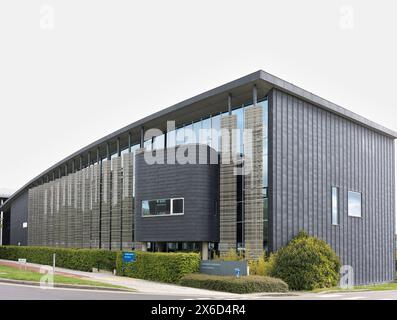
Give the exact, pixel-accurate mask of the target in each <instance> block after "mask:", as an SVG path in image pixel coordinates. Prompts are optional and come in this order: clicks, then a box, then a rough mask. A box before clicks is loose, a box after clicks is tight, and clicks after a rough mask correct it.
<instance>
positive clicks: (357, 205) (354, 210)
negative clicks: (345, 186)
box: [347, 191, 361, 218]
mask: <svg viewBox="0 0 397 320" xmlns="http://www.w3.org/2000/svg"><path fill="white" fill-rule="evenodd" d="M347 197H348V214H349V216H351V217H359V218H360V217H361V193H360V192H354V191H349V192H348V195H347Z"/></svg>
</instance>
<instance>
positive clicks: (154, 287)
mask: <svg viewBox="0 0 397 320" xmlns="http://www.w3.org/2000/svg"><path fill="white" fill-rule="evenodd" d="M0 265H8V266H14V267H19V266H20V265H19V263H18V262H17V261H10V260H1V259H0ZM42 266H43V265H40V264H36V263H26V267H27V269H28V270H32V271H39V270H40V267H42ZM55 273H56V274H62V275H68V276H73V277H77V278H81V279H86V280H93V281H99V282H103V283H109V284H113V285H118V286H123V287H126V288H130V289H134V290H136V291H137V292H139V293H147V294H167V295H189V296H192V297H206V298H220V297H222V298H241V297H242V295H239V294H234V293H228V292H219V291H211V290H204V289H196V288H189V287H183V286H178V285H173V284H165V283H159V282H154V281H148V280H141V279H135V278H128V277H120V276H115V275H112V274H110V273H93V272H84V271H77V270H70V269H64V268H58V267H56V268H55Z"/></svg>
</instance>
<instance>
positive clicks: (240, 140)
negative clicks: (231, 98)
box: [232, 107, 244, 153]
mask: <svg viewBox="0 0 397 320" xmlns="http://www.w3.org/2000/svg"><path fill="white" fill-rule="evenodd" d="M232 114H233V115H236V116H237V129H238V130H239V131H238V135H237V136H236V139H237V140H236V143H238V146H237V151H238V152H240V153H243V144H244V141H243V132H244V109H243V108H242V107H241V108H238V109H235V110H233V111H232Z"/></svg>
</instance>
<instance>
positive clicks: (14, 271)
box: [0, 265, 126, 289]
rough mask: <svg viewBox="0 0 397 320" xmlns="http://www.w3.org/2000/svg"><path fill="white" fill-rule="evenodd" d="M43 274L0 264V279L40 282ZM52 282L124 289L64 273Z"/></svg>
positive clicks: (56, 276)
mask: <svg viewBox="0 0 397 320" xmlns="http://www.w3.org/2000/svg"><path fill="white" fill-rule="evenodd" d="M43 275H44V274H41V273H39V272H35V271H30V270H24V269H23V268H22V269H19V268H14V267H9V266H1V265H0V279H1V278H2V279H11V280H24V281H34V282H40V279H41V277H42V276H43ZM54 283H61V284H76V285H88V286H94V287H108V288H121V289H126V288H124V287H121V286H116V285H112V284H108V283H103V282H97V281H91V280H85V279H79V278H73V277H68V276H64V275H55V276H54Z"/></svg>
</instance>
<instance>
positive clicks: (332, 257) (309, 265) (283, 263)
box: [270, 232, 340, 290]
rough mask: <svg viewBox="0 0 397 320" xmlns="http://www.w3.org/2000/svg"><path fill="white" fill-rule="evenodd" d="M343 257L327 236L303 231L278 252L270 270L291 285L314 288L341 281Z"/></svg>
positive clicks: (293, 286)
mask: <svg viewBox="0 0 397 320" xmlns="http://www.w3.org/2000/svg"><path fill="white" fill-rule="evenodd" d="M339 268H340V261H339V258H338V257H337V255H336V254H335V252H334V251H333V250H332V248H331V247H330V246H329V245H328V244H327V243H326V242H325V241H323V240H320V239H317V238H315V237H309V236H308V235H307V234H306V233H305V232H300V233H299V234H298V235H297V236H296V237H295V238H294V239H292V240H291V242H290V243H289V244H288V245H287V246H285V247H283V248H281V249H280V250H279V251H278V252H277V253H276V254H275V255H274V262H273V266H272V269H271V272H270V274H271V275H272V276H273V277H277V278H280V279H283V280H284V281H285V282H286V283H288V286H289V287H290V289H293V290H313V289H316V288H327V287H332V286H335V285H337V283H338V280H339Z"/></svg>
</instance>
